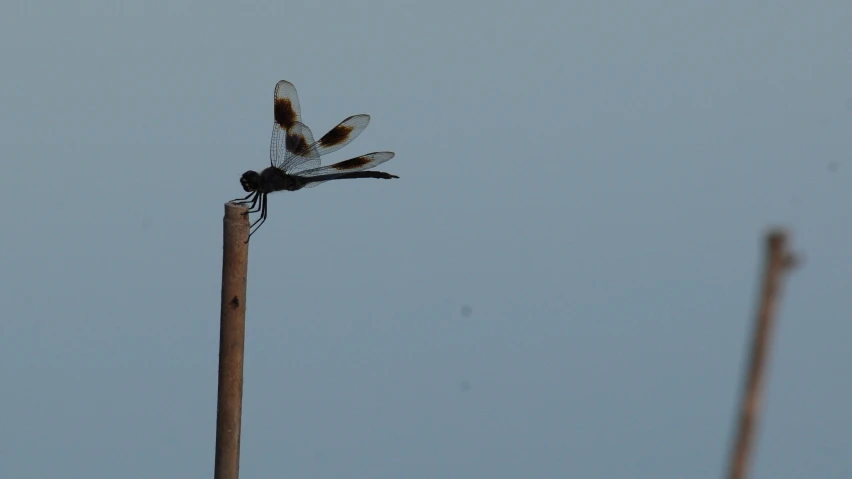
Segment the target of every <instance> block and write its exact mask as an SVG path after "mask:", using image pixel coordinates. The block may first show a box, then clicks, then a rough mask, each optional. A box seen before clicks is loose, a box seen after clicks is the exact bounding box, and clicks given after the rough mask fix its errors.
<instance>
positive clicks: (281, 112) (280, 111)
mask: <svg viewBox="0 0 852 479" xmlns="http://www.w3.org/2000/svg"><path fill="white" fill-rule="evenodd" d="M273 116H274V118H275V122H274V123H273V124H272V142H271V143H270V145H269V161H270V163H272V165H273V166H275V165H277V164H280V163H281V162H282V161H284V159H285V150H284V147H285V145H286V138H287V131H288V130H290V129H291V128H293V126H294V125H295V124H296V123H298V122H300V121H301V119H302V110H301V108H300V107H299V96H298V95H297V94H296V87H295V86H293V84H292V83H290V82H288V81H287V80H281V81H280V82H278V84H277V85H275V98H274V102H273Z"/></svg>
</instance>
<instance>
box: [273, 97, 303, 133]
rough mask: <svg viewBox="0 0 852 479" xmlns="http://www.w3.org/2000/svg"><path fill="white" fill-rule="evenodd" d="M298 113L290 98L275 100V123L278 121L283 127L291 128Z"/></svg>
mask: <svg viewBox="0 0 852 479" xmlns="http://www.w3.org/2000/svg"><path fill="white" fill-rule="evenodd" d="M297 117H298V115H297V114H296V110H294V109H293V104H292V103H290V99H289V98H278V99H276V100H275V123H278V125H279V126H281V128H283V129H285V130H289V129H290V127H291V126H293V124H294V123H296V120H297V119H298V118H297Z"/></svg>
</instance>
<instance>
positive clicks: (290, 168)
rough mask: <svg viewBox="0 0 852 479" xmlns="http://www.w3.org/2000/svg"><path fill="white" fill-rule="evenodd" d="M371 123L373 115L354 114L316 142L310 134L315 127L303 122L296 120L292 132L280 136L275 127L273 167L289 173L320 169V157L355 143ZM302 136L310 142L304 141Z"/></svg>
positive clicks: (273, 135) (273, 134)
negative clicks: (353, 141) (301, 138)
mask: <svg viewBox="0 0 852 479" xmlns="http://www.w3.org/2000/svg"><path fill="white" fill-rule="evenodd" d="M369 124H370V115H353V116H350V117H349V118H347V119H345V120H343V121H341V122H340V123H339V124H338V125H337V126H335V127H334V128H332V129H331V130H329V132H328V133H326V134H325V135H323V136H322V138H320V139H319V141H317V142H314V141H313V137H312V136H311V135H310V133H311V130H310V129H309V128H308V127H307V126H306V125H305V124H303V123H300V122H296V123H295V124H294V125H293V126H292V127H291V128H290V130H289V131H288V132H286V133H285V134H283V135H279V136H278V137H276V134H275V130H273V132H272V143H273V146H272V148H273V149H274V150H275V151H276V153H275V154H273V160H272V166H274V167H276V168H278V169H280V170H283V171H285V172H288V173H292V172H296V171H301V170H305V169H311V168H317V167H318V166H319V161H320V157H322V156H324V155H327V154H329V153H333V152H335V151H337V150H339V149H341V148H343V147H344V146H346V145H348V144H349V143H351V142H352V140H354V139H355V138H357V137H358V135H360V134H361V132H362V131H364V128H367V125H369ZM300 136H301V137H303V138H304V140H305V141H306V142H307V143H304V142H300V140H299V137H300ZM282 137H283V138H282ZM282 139H283V141H282ZM276 142H277V144H276ZM303 145H307V146H303Z"/></svg>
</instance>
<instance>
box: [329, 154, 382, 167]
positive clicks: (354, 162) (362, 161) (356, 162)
mask: <svg viewBox="0 0 852 479" xmlns="http://www.w3.org/2000/svg"><path fill="white" fill-rule="evenodd" d="M370 161H372V160H371V159H370V158H368V157H366V156H359V157H357V158H352V159H351V160H346V161H341V162H340V163H335V164H333V165H331V167H332V168H334V169H335V170H354V169H356V168H360V167H362V166H364V165H366V164H367V163H369V162H370Z"/></svg>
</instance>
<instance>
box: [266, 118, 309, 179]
mask: <svg viewBox="0 0 852 479" xmlns="http://www.w3.org/2000/svg"><path fill="white" fill-rule="evenodd" d="M272 141H273V142H275V141H278V142H279V144H278V145H275V146H274V148H276V151H278V152H279V153H278V155H277V161H273V162H272V166H274V167H276V168H278V169H280V170H282V171H285V172H287V171H294V170H301V169H309V168H317V167H319V166H320V156H319V154H317V149H316V148H315V146H314V145H316V144H317V143H319V142H315V141H314V135H313V133H311V129H310V128H308V125H305V124H304V123H300V122H296V123H295V124H294V125H293V126H292V127H290V129H289V130H288V131H287V132H285V133H284V134H283V135H281V136H280V137H279V138H275V137H274V136H273V138H272Z"/></svg>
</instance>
